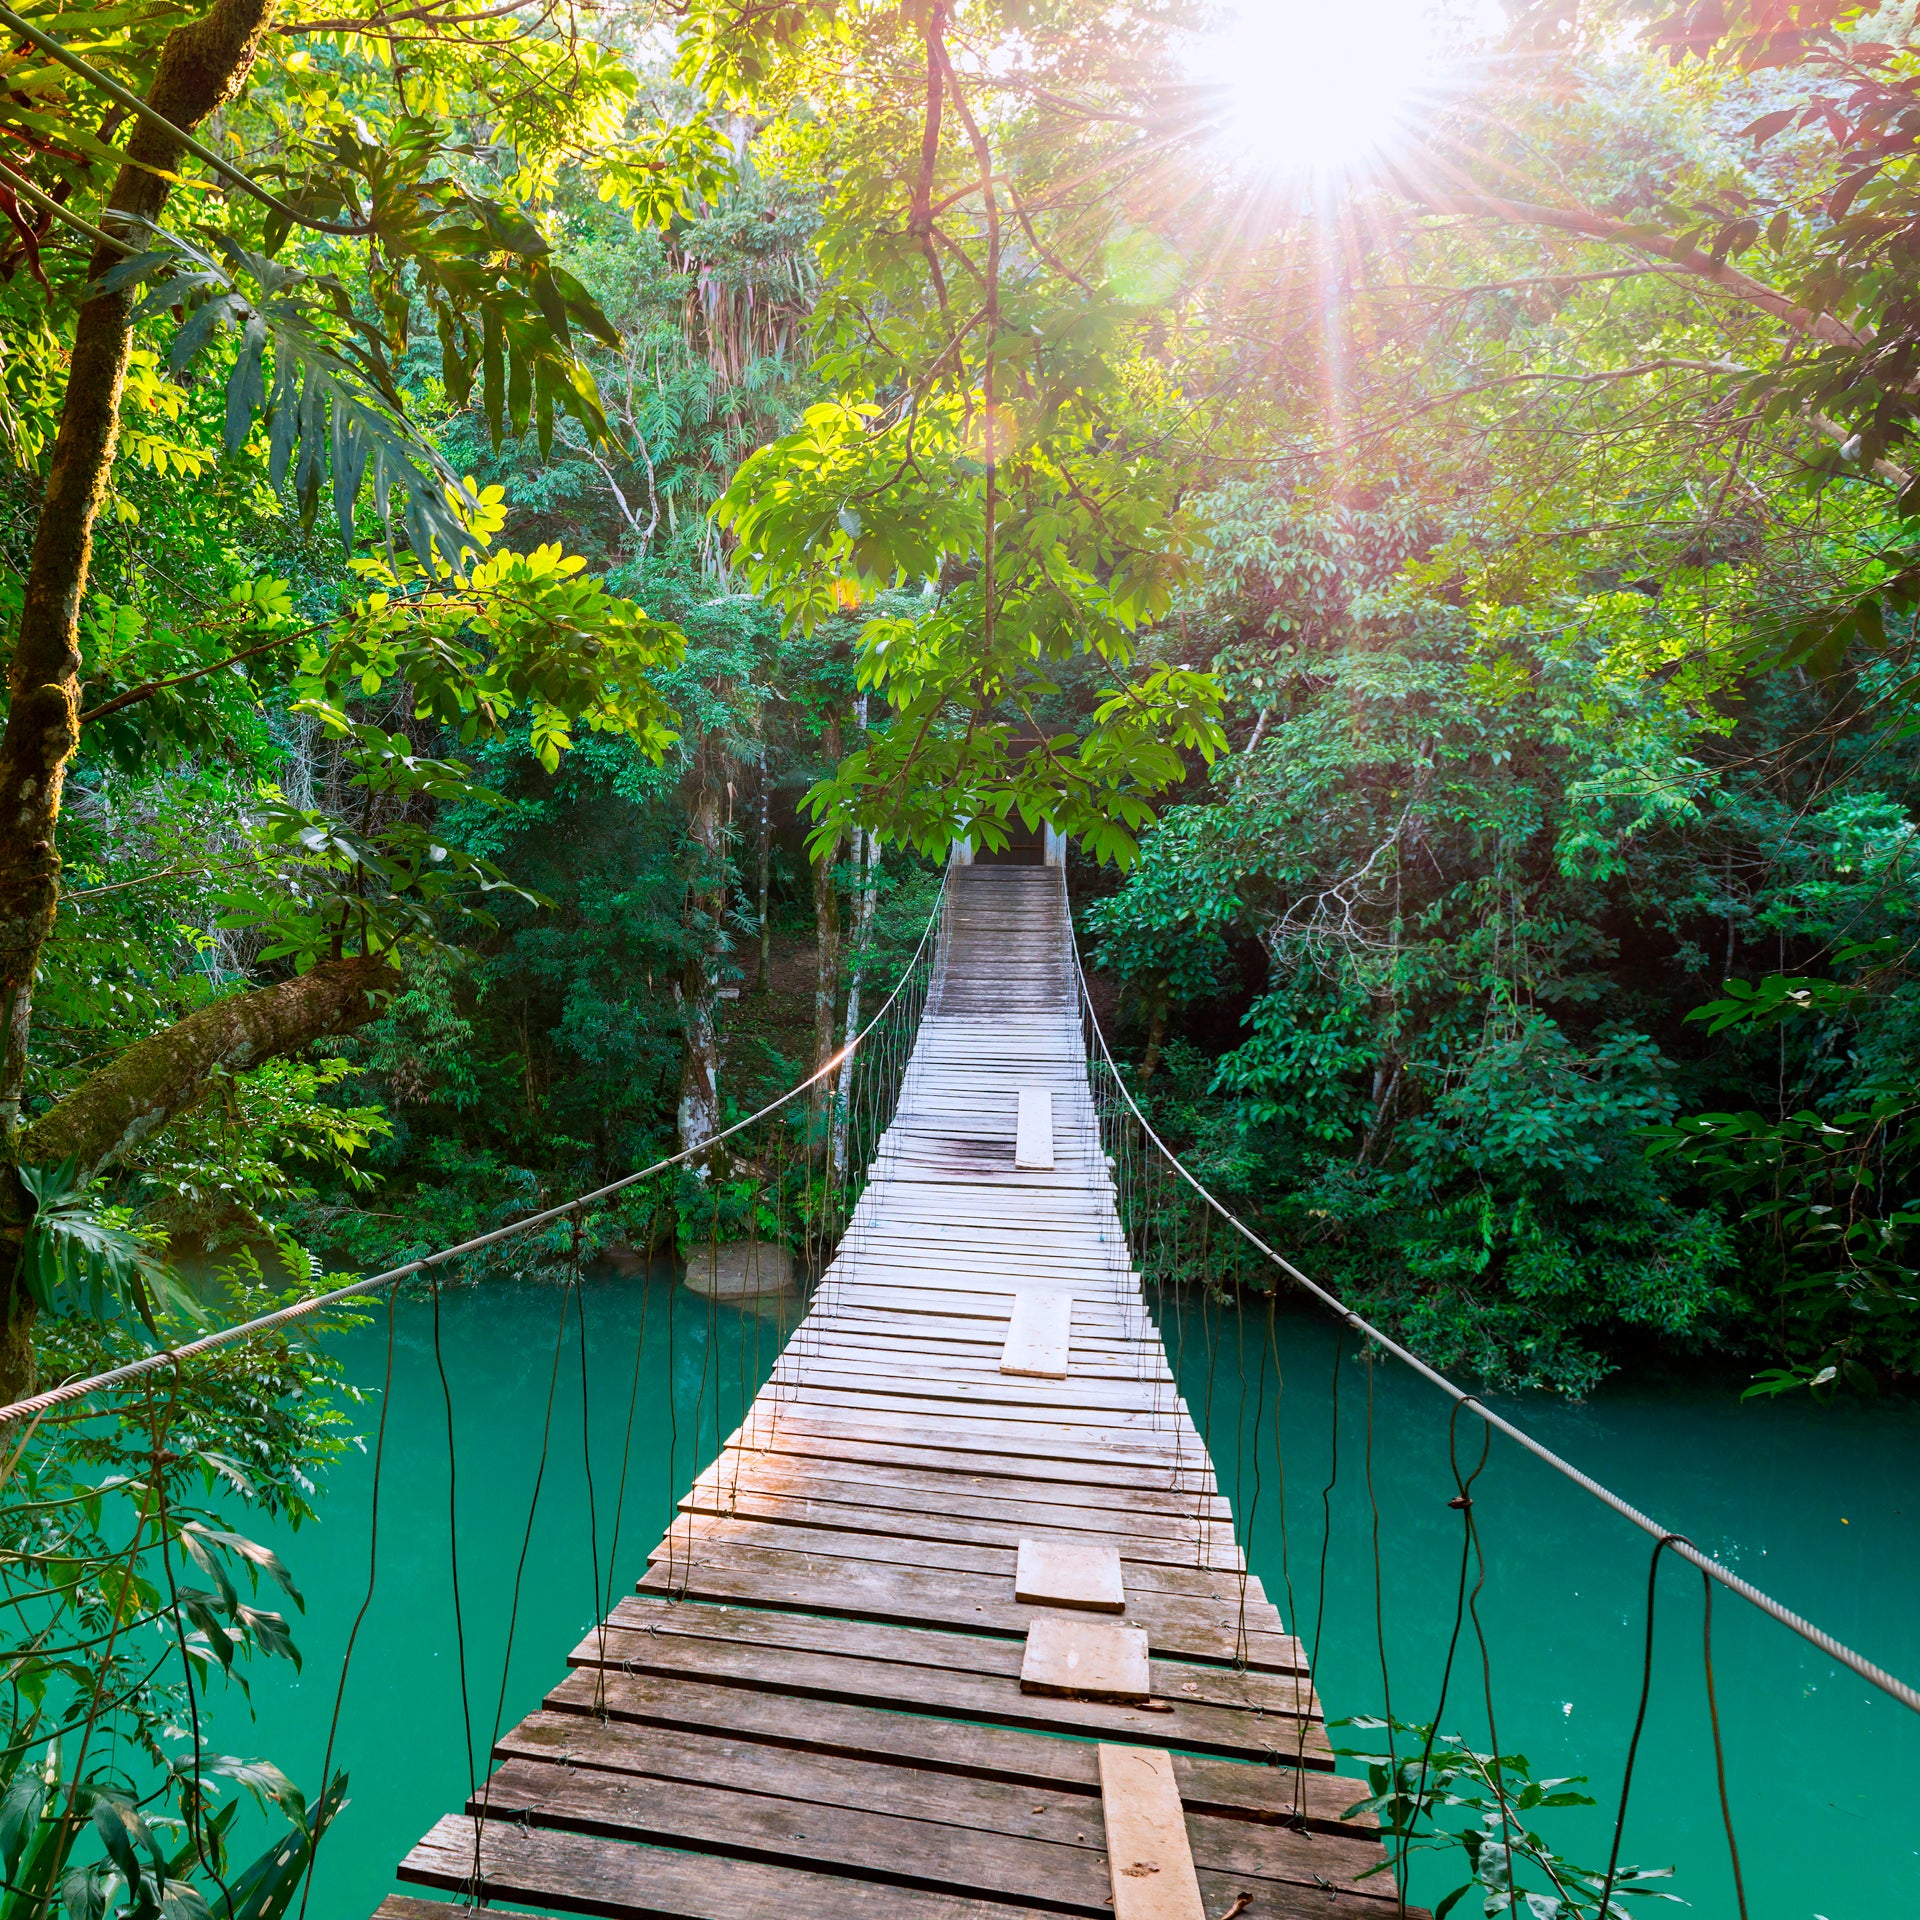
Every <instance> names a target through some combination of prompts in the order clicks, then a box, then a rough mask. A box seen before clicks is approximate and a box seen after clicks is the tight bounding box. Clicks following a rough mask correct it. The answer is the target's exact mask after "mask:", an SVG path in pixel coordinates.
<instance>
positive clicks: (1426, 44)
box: [1187, 0, 1450, 180]
mask: <svg viewBox="0 0 1920 1920" xmlns="http://www.w3.org/2000/svg"><path fill="white" fill-rule="evenodd" d="M1449 37H1450V36H1449V35H1448V34H1447V32H1446V27H1445V24H1444V23H1443V21H1442V19H1441V10H1440V9H1439V8H1438V7H1436V6H1435V5H1434V4H1433V0H1332V3H1331V4H1329V3H1328V0H1242V4H1240V5H1239V6H1237V7H1235V8H1233V9H1231V10H1230V11H1227V12H1224V13H1223V15H1222V17H1221V19H1220V23H1219V25H1218V27H1217V29H1216V30H1215V31H1214V32H1212V33H1208V34H1205V35H1203V36H1200V37H1198V38H1197V39H1196V40H1195V42H1194V44H1193V46H1192V48H1191V50H1190V54H1189V58H1188V63H1187V65H1188V72H1189V74H1190V76H1191V78H1192V80H1193V81H1194V83H1195V84H1196V85H1198V86H1201V87H1204V88H1205V89H1207V91H1208V93H1209V95H1211V96H1217V100H1218V106H1217V109H1216V113H1215V126H1216V140H1217V143H1218V146H1219V149H1220V151H1221V153H1222V155H1223V156H1224V157H1225V158H1226V159H1227V160H1228V161H1229V162H1230V163H1231V164H1232V165H1233V166H1234V167H1235V168H1236V170H1238V171H1241V172H1244V173H1249V174H1254V175H1258V176H1262V177H1266V178H1270V179H1274V180H1279V179H1309V178H1312V177H1314V176H1325V175H1333V174H1341V173H1349V172H1353V171H1355V170H1357V169H1359V168H1362V167H1364V166H1365V165H1366V164H1367V163H1368V162H1369V161H1370V160H1372V159H1375V158H1376V157H1378V156H1379V155H1381V154H1383V153H1386V152H1388V151H1390V150H1391V148H1392V147H1393V146H1394V144H1395V143H1396V141H1397V140H1398V139H1399V138H1400V136H1401V135H1402V133H1403V132H1404V131H1405V129H1406V128H1407V127H1408V125H1409V124H1410V123H1411V122H1412V120H1413V119H1414V117H1415V116H1416V114H1417V112H1418V109H1419V105H1420V98H1421V95H1422V93H1423V92H1424V91H1425V90H1426V89H1428V88H1429V87H1430V86H1431V85H1432V84H1433V83H1434V81H1435V79H1436V77H1437V74H1438V70H1439V69H1440V67H1441V66H1442V65H1443V64H1444V61H1445V52H1446V49H1445V45H1444V44H1443V43H1444V42H1445V41H1446V40H1447V39H1448V38H1449Z"/></svg>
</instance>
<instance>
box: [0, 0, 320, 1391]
mask: <svg viewBox="0 0 1920 1920" xmlns="http://www.w3.org/2000/svg"><path fill="white" fill-rule="evenodd" d="M276 4H277V0H215V4H214V6H213V7H212V8H210V9H209V10H208V12H207V13H206V15H205V16H204V17H203V18H201V19H199V20H196V21H193V22H191V23H190V24H188V25H186V26H181V27H176V28H175V29H174V30H173V32H171V33H170V34H168V36H167V38H166V40H165V42H164V43H163V44H162V46H161V49H160V60H159V65H158V67H157V69H156V71H155V74H154V80H153V88H152V91H151V92H150V93H149V94H148V96H147V98H148V100H149V101H150V102H151V104H152V105H153V107H154V109H155V110H156V111H157V112H158V113H159V114H161V115H162V116H164V117H165V118H166V119H167V120H170V121H171V122H172V123H173V125H174V126H175V127H177V128H180V129H182V130H183V131H186V132H191V131H192V130H193V129H194V128H195V127H196V126H198V125H199V124H200V122H201V121H203V120H204V119H206V117H207V116H208V115H209V114H210V113H213V112H215V111H216V110H217V109H218V108H220V107H221V106H223V105H225V103H226V102H227V101H228V100H230V99H232V98H233V96H234V94H235V93H236V92H237V91H238V89H239V87H240V84H241V82H242V81H243V80H244V79H245V78H246V76H247V72H248V70H249V68H251V67H252V65H253V62H254V56H255V55H256V54H257V53H258V51H259V47H260V42H261V38H262V36H263V35H264V34H265V32H266V30H267V28H268V26H269V25H270V24H271V22H272V19H273V14H274V9H275V5H276ZM182 151H183V150H182V148H181V145H180V142H179V140H178V139H177V138H176V137H175V136H174V135H173V134H171V133H168V132H166V131H164V130H162V129H161V128H159V127H157V126H155V125H154V124H153V122H151V121H149V120H144V119H143V120H139V121H137V122H136V123H135V125H134V128H133V131H132V133H131V135H130V136H129V137H128V140H127V146H126V162H125V164H124V165H123V166H122V167H121V169H120V172H119V175H118V176H117V177H116V179H115V181H114V183H113V192H112V194H111V195H110V196H109V198H108V201H107V208H108V211H107V213H106V214H105V215H103V223H104V224H105V225H106V227H107V228H108V230H109V231H112V230H114V227H115V225H116V223H115V221H114V219H113V217H112V216H113V215H114V214H116V213H117V214H126V215H128V216H130V217H131V218H132V219H135V220H157V219H158V218H159V216H160V213H161V211H162V209H163V208H164V207H165V205H166V201H167V194H168V191H169V188H170V185H171V178H170V176H171V175H172V173H173V172H174V170H175V169H176V168H177V166H178V164H179V161H180V158H181V154H182ZM128 231H129V232H132V231H134V229H132V228H131V227H129V228H128ZM120 257H121V256H120V254H119V253H118V252H117V251H115V250H114V249H112V248H109V247H104V246H101V247H96V248H95V249H94V252H93V258H92V261H91V263H90V267H89V275H90V277H91V278H93V279H98V278H99V277H100V276H101V275H102V274H104V273H105V272H106V271H107V270H108V269H109V268H110V267H112V266H113V265H114V263H115V262H116V261H117V260H118V259H120ZM135 297H136V296H135V295H134V294H133V293H132V292H123V293H115V294H100V295H97V296H96V297H95V298H93V299H91V300H89V301H87V302H86V303H85V304H84V305H83V306H82V307H81V309H80V314H79V318H78V320H77V321H76V323H75V326H74V335H73V351H72V354H71V355H70V357H69V360H68V365H67V390H66V394H65V396H64V398H63V400H62V402H61V408H60V425H59V428H58V430H57V431H56V433H55V434H54V441H53V452H52V455H51V456H50V458H49V460H48V464H47V483H46V489H45V492H44V493H43V494H42V496H41V501H40V515H39V519H38V521H37V523H36V525H35V527H34V538H33V552H32V555H31V558H30V559H29V561H28V564H27V577H26V584H25V587H24V590H23V592H22V595H21V606H20V626H19V630H18V632H17V634H16V635H15V638H14V647H13V658H12V661H11V663H10V664H9V667H8V675H7V679H8V689H9V693H10V696H11V700H10V705H9V707H8V711H7V719H6V726H5V729H4V731H0V1135H4V1137H5V1140H6V1143H7V1146H8V1148H9V1150H10V1152H12V1153H13V1155H14V1163H15V1164H18V1163H19V1159H18V1157H19V1153H20V1152H21V1151H22V1150H23V1149H25V1150H27V1151H38V1149H32V1148H28V1147H27V1144H26V1143H25V1142H22V1141H21V1140H19V1139H18V1134H19V1130H20V1098H21V1090H22V1088H23V1086H24V1084H25V1081H26V1071H27V1046H28V1041H29V1039H30V1037H31V1035H32V1031H33V982H34V976H35V974H36V973H37V971H38V970H39V965H40V953H41V949H42V948H43V947H44V946H45V945H46V943H47V937H48V935H49V934H51V933H52V931H53V919H54V914H55V912H56V911H57V910H58V907H59V902H60V855H59V852H58V850H57V848H56V845H55V834H56V829H57V826H58V822H59V817H60V795H61V788H62V785H63V784H64V782H65V779H66V772H67V763H68V762H69V761H70V760H71V759H72V758H73V754H74V749H75V748H76V747H77V746H78V745H79V742H80V608H81V604H82V602H83V600H84V599H85V596H86V590H87V572H88V566H89V563H90V561H91V558H92V552H93V524H94V521H95V520H96V519H97V518H98V517H99V513H100V507H101V503H102V502H103V501H104V499H105V498H106V491H107V480H108V476H109V475H110V474H111V472H112V470H113V451H114V445H115V442H116V440H117V439H118V437H119V432H120V398H121V392H122V389H123V388H124V387H125V385H126V377H127V353H128V348H129V345H130V338H129V328H128V315H129V314H130V313H131V312H132V309H133V302H134V299H135ZM316 971H317V969H316ZM269 991H271V989H270V990H269ZM204 1011H207V1012H211V1011H212V1009H205V1010H204ZM197 1017H198V1016H196V1018H197ZM182 1024H183V1026H184V1025H186V1024H188V1023H182ZM174 1031H175V1032H176V1033H178V1032H179V1031H180V1029H178V1028H176V1029H175V1030H174ZM166 1038H167V1036H165V1035H159V1036H156V1039H158V1040H161V1041H164V1040H165V1039H166ZM146 1044H148V1045H151V1044H153V1043H151V1042H149V1043H146ZM135 1051H136V1052H137V1051H138V1049H136V1050H135ZM262 1057H264V1056H262ZM118 1064H119V1063H116V1066H117V1065H118ZM108 1071H109V1072H111V1071H112V1069H109V1070H108ZM163 1078H164V1076H163ZM93 1085H94V1081H92V1080H90V1081H88V1082H87V1087H86V1088H82V1089H81V1093H82V1094H84V1093H85V1092H86V1091H87V1088H91V1087H92V1086H93ZM74 1097H76V1098H78V1097H80V1096H78V1095H76V1096H74ZM65 1105H66V1103H65V1102H63V1103H62V1106H65ZM56 1111H58V1110H57V1109H56ZM52 1117H53V1116H52V1115H49V1116H47V1118H48V1119H49V1120H50V1119H51V1118H52ZM155 1124H156V1125H158V1124H161V1123H160V1122H156V1123H155ZM63 1157H64V1156H63ZM30 1164H31V1163H30ZM31 1213H32V1201H31V1199H30V1197H29V1196H28V1194H27V1191H26V1189H25V1188H24V1187H23V1186H22V1185H21V1183H20V1181H19V1180H18V1179H17V1178H15V1177H14V1176H13V1175H12V1174H11V1173H7V1174H5V1175H4V1176H0V1275H3V1276H4V1278H0V1395H4V1396H5V1397H6V1398H8V1399H14V1398H17V1397H18V1396H19V1395H20V1394H21V1393H24V1392H29V1391H31V1388H32V1382H33V1346H32V1325H33V1308H32V1303H31V1302H30V1301H29V1300H28V1299H27V1297H26V1294H25V1292H24V1290H23V1289H22V1287H21V1284H20V1274H19V1248H20V1243H21V1237H22V1235H23V1233H24V1232H25V1228H26V1224H27V1221H28V1219H29V1217H30V1216H31Z"/></svg>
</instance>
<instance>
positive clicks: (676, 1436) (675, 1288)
mask: <svg viewBox="0 0 1920 1920" xmlns="http://www.w3.org/2000/svg"><path fill="white" fill-rule="evenodd" d="M679 1319H680V1279H679V1276H678V1275H677V1274H674V1273H671V1272H670V1273H669V1274H668V1275H667V1458H666V1468H667V1483H666V1488H665V1505H666V1509H667V1537H666V1542H665V1545H666V1549H667V1586H666V1590H667V1592H668V1593H672V1591H673V1582H674V1556H675V1551H676V1549H675V1544H674V1536H675V1535H676V1533H677V1532H678V1531H679V1530H678V1528H677V1527H676V1526H675V1525H674V1507H673V1502H674V1497H675V1493H676V1490H677V1489H678V1487H679V1485H680V1369H679V1354H678V1351H677V1342H676V1340H675V1337H674V1336H675V1333H676V1330H677V1327H678V1323H679Z"/></svg>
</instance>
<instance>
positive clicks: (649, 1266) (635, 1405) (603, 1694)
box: [461, 1199, 672, 1741]
mask: <svg viewBox="0 0 1920 1920" xmlns="http://www.w3.org/2000/svg"><path fill="white" fill-rule="evenodd" d="M659 1212H660V1203H659V1201H658V1200H657V1199H656V1200H655V1201H654V1203H653V1207H652V1209H651V1211H650V1212H649V1214H648V1216H647V1254H646V1261H645V1264H644V1265H643V1266H642V1267H641V1270H640V1331H639V1333H638V1334H637V1335H636V1336H635V1339H634V1343H633V1381H632V1384H631V1386H630V1387H629V1388H628V1390H627V1425H626V1431H625V1433H624V1435H623V1436H622V1438H621V1441H620V1483H619V1486H618V1488H617V1489H616V1491H615V1493H614V1497H613V1539H612V1540H611V1542H609V1544H608V1547H607V1585H606V1592H607V1599H608V1603H609V1605H608V1612H611V1611H612V1600H613V1590H614V1582H615V1581H616V1580H617V1579H618V1578H619V1561H620V1530H621V1527H622V1524H623V1523H624V1521H625V1519H626V1512H627V1474H628V1471H629V1469H630V1467H631V1466H632V1463H633V1426H634V1420H635V1417H636V1415H637V1414H638V1412H639V1408H640V1374H641V1368H642V1366H643V1365H644V1362H645V1355H646V1351H647V1313H648V1309H649V1307H650V1306H651V1304H652V1301H653V1236H654V1224H655V1222H656V1220H657V1219H658V1218H659ZM668 1391H669V1392H671V1391H672V1382H671V1381H669V1382H668ZM595 1633H596V1635H597V1642H598V1645H597V1650H598V1653H599V1656H600V1658H599V1665H598V1666H597V1667H596V1668H595V1669H594V1681H593V1705H594V1711H595V1712H596V1713H604V1712H605V1711H606V1708H607V1614H606V1613H602V1614H601V1615H600V1616H599V1624H598V1626H597V1627H596V1628H595ZM465 1687H466V1656H465V1653H464V1651H463V1652H462V1655H461V1689H462V1701H463V1704H464V1700H465ZM468 1739H469V1741H471V1739H472V1734H471V1732H469V1734H468Z"/></svg>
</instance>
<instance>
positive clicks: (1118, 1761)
mask: <svg viewBox="0 0 1920 1920" xmlns="http://www.w3.org/2000/svg"><path fill="white" fill-rule="evenodd" d="M1100 1815H1101V1819H1102V1820H1103V1822H1104V1823H1105V1827H1106V1835H1107V1866H1108V1869H1109V1872H1110V1873H1111V1875H1112V1881H1113V1920H1207V1911H1206V1908H1205V1907H1204V1906H1202V1905H1201V1902H1200V1882H1199V1879H1198V1877H1197V1876H1196V1875H1195V1873H1194V1870H1193V1854H1192V1851H1191V1850H1190V1849H1189V1847H1188V1845H1187V1822H1186V1816H1185V1814H1184V1813H1183V1812H1182V1810H1181V1806H1180V1790H1179V1788H1178V1787H1177V1786H1176V1785H1175V1784H1174V1778H1173V1758H1172V1756H1171V1755H1170V1754H1167V1753H1163V1752H1159V1751H1156V1750H1154V1749H1153V1748H1149V1747H1114V1746H1104V1745H1103V1746H1102V1747H1101V1749H1100Z"/></svg>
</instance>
